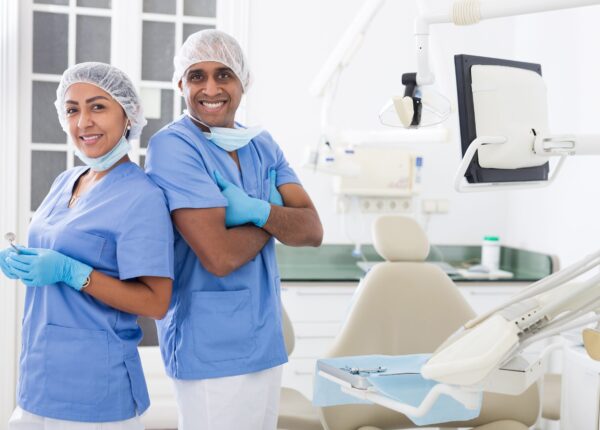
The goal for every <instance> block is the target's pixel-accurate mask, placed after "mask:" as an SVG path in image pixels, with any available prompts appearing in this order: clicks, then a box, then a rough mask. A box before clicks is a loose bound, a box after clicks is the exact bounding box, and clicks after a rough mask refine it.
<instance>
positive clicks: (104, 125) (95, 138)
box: [64, 82, 127, 158]
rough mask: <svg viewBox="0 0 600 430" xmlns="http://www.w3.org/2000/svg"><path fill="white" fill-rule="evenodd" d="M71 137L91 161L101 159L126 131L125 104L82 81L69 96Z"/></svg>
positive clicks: (70, 91)
mask: <svg viewBox="0 0 600 430" xmlns="http://www.w3.org/2000/svg"><path fill="white" fill-rule="evenodd" d="M64 109H65V113H66V117H67V125H68V130H69V136H71V140H72V141H73V143H75V145H76V146H77V148H78V149H79V150H80V151H81V152H83V154H84V155H86V156H87V157H90V158H98V157H100V156H102V155H104V154H106V153H108V152H109V151H110V150H111V149H113V148H114V147H115V145H116V144H117V143H118V142H119V140H120V139H121V136H122V135H123V134H124V132H125V126H126V124H127V117H126V116H125V111H124V110H123V108H122V107H121V105H120V104H119V103H118V102H117V101H116V100H115V99H113V98H112V97H111V96H110V95H109V94H108V93H107V92H105V91H103V90H101V89H100V88H98V87H97V86H95V85H92V84H87V83H83V82H79V83H76V84H73V85H71V86H70V87H69V88H68V89H67V93H66V95H65V106H64Z"/></svg>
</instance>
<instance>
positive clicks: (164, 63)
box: [20, 0, 217, 231]
mask: <svg viewBox="0 0 600 430" xmlns="http://www.w3.org/2000/svg"><path fill="white" fill-rule="evenodd" d="M22 11H23V15H24V16H25V19H24V22H27V23H28V24H29V26H23V28H22V29H21V30H22V31H23V32H27V33H28V34H27V35H26V36H27V37H25V38H24V39H23V40H25V41H27V40H29V41H30V42H31V43H30V46H29V47H28V46H24V48H25V49H24V50H23V54H22V55H26V56H27V54H26V52H27V51H29V52H30V55H29V59H28V61H27V60H25V61H23V67H22V70H24V72H25V74H24V77H23V79H24V81H25V82H23V87H22V88H24V89H26V91H23V93H24V94H30V97H27V98H26V99H27V100H25V102H24V103H23V111H22V117H23V122H22V123H21V124H22V125H25V127H24V128H25V130H27V131H26V132H23V138H22V139H21V141H22V142H25V144H24V145H22V148H21V156H22V159H23V160H24V161H25V162H24V163H23V164H22V166H24V167H26V168H24V169H22V170H26V171H28V172H29V173H28V174H27V175H25V174H22V175H21V177H22V182H23V184H27V188H28V189H27V190H25V191H26V192H25V193H21V194H25V195H27V196H28V198H27V199H25V200H27V201H26V202H24V203H23V205H20V206H21V207H22V208H26V210H25V211H24V213H28V214H31V213H32V212H34V211H35V210H36V209H37V208H38V207H39V205H40V203H41V202H42V200H43V198H44V197H45V195H46V194H47V193H48V191H49V189H50V186H51V184H52V182H53V180H54V178H55V177H56V176H57V175H58V174H59V173H61V172H62V171H64V170H65V169H68V168H70V167H73V166H76V165H81V164H82V163H81V161H80V160H79V159H78V158H77V157H75V156H74V154H73V148H72V147H71V146H70V145H69V144H68V143H67V137H66V135H65V133H64V132H63V131H62V129H61V127H60V124H59V122H58V119H57V115H56V110H55V108H54V100H55V98H56V88H57V86H58V83H59V81H60V76H61V75H62V73H63V71H64V70H65V69H67V68H68V67H70V66H72V65H74V64H76V63H80V62H84V61H101V62H105V63H111V64H114V65H115V66H117V67H119V68H121V69H122V70H124V71H125V72H127V73H128V75H129V76H130V77H131V78H132V80H133V81H134V83H135V84H136V85H137V87H138V90H139V93H140V97H141V98H142V101H143V103H144V111H145V115H146V118H147V120H148V125H147V126H146V128H145V129H144V131H143V134H142V136H141V138H140V139H139V141H132V142H131V143H132V147H133V150H132V151H131V152H130V154H129V155H130V157H131V158H132V160H133V161H134V162H137V163H139V164H140V165H141V166H142V167H143V164H144V160H145V154H146V148H147V145H148V140H149V139H150V137H151V136H152V135H153V134H154V133H155V132H156V131H158V130H159V129H160V128H162V127H163V126H164V125H166V124H168V123H169V122H170V121H172V120H173V119H174V118H175V117H176V116H178V115H179V114H180V113H181V111H182V99H181V97H180V96H179V94H176V93H175V91H173V89H172V87H171V77H172V74H173V56H174V54H175V51H176V49H177V47H178V46H180V45H181V44H182V43H183V41H184V40H185V38H187V36H188V35H189V34H191V33H193V32H196V31H198V30H202V29H205V28H215V27H216V26H217V3H216V0H127V1H126V2H125V1H115V0H33V1H31V0H29V1H25V2H23V4H22ZM26 27H29V28H26ZM25 45H26V44H25ZM135 47H138V48H139V49H135ZM28 48H29V49H28ZM28 219H29V217H27V221H28ZM23 227H24V228H23V230H22V231H25V230H26V224H25V225H24V226H23Z"/></svg>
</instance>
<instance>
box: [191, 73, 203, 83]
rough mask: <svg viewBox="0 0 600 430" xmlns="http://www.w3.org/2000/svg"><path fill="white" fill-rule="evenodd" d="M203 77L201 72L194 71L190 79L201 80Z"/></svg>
mask: <svg viewBox="0 0 600 430" xmlns="http://www.w3.org/2000/svg"><path fill="white" fill-rule="evenodd" d="M201 79H202V75H201V74H199V73H194V74H192V75H190V81H199V80H201Z"/></svg>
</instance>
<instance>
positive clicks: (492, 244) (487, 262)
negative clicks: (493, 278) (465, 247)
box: [481, 236, 500, 272]
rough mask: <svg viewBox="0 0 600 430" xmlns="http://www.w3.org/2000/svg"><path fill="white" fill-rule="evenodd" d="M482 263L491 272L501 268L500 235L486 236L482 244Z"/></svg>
mask: <svg viewBox="0 0 600 430" xmlns="http://www.w3.org/2000/svg"><path fill="white" fill-rule="evenodd" d="M481 265H482V266H485V267H487V268H488V269H489V270H490V272H493V271H495V270H499V269H500V239H499V238H498V236H485V237H484V238H483V243H482V244H481Z"/></svg>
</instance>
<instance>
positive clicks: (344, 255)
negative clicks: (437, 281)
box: [276, 244, 557, 284]
mask: <svg viewBox="0 0 600 430" xmlns="http://www.w3.org/2000/svg"><path fill="white" fill-rule="evenodd" d="M353 249H354V246H353V245H349V244H327V245H322V246H321V247H319V248H309V247H302V248H294V247H288V246H285V245H282V244H277V246H276V250H277V261H278V263H279V271H280V274H281V280H282V281H283V282H323V281H326V282H349V281H358V280H360V279H361V278H362V277H363V276H364V272H363V270H362V269H360V268H359V267H358V266H357V265H356V263H357V262H358V261H365V260H366V261H369V262H377V261H382V258H381V257H380V256H379V255H378V254H377V253H376V252H375V249H374V248H373V246H371V245H364V246H363V247H362V252H363V256H364V259H363V258H357V257H354V256H352V250H353ZM480 255H481V247H480V246H477V245H437V246H436V245H432V246H431V250H430V252H429V255H428V257H427V261H445V262H447V263H449V264H450V265H452V266H454V267H456V268H467V267H469V266H471V265H474V264H478V263H479V261H480ZM500 269H502V270H506V271H508V272H512V273H513V274H514V276H513V278H511V279H502V280H489V279H466V278H462V277H460V276H451V278H452V279H453V280H454V281H457V282H471V283H478V284H482V283H488V282H490V283H491V282H534V281H537V280H539V279H541V278H543V277H544V276H547V275H549V274H550V273H552V272H553V271H555V270H557V268H555V267H553V259H552V257H551V256H550V255H547V254H541V253H537V252H532V251H526V250H522V249H516V248H510V247H502V248H501V251H500Z"/></svg>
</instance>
